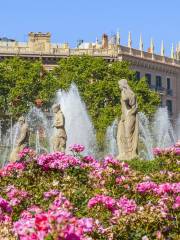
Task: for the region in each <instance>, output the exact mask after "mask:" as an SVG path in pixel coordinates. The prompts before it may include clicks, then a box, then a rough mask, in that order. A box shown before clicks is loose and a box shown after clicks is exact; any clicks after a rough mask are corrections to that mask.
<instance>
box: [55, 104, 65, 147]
mask: <svg viewBox="0 0 180 240" xmlns="http://www.w3.org/2000/svg"><path fill="white" fill-rule="evenodd" d="M52 110H53V113H54V124H53V127H55V128H56V133H55V135H54V137H53V151H55V152H56V151H59V152H65V150H66V141H67V135H66V131H65V118H64V115H63V112H62V111H61V107H60V104H54V105H53V106H52Z"/></svg>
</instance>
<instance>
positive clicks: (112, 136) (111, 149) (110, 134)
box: [106, 119, 118, 156]
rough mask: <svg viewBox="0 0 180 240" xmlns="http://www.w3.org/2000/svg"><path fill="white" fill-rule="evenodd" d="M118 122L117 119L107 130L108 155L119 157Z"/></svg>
mask: <svg viewBox="0 0 180 240" xmlns="http://www.w3.org/2000/svg"><path fill="white" fill-rule="evenodd" d="M117 124H118V120H117V119H115V120H114V122H113V123H112V124H111V126H109V127H108V128H107V130H106V149H107V150H106V153H107V154H111V155H113V156H117V154H118V148H117V142H116V133H117Z"/></svg>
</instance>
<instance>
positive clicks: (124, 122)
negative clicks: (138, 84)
mask: <svg viewBox="0 0 180 240" xmlns="http://www.w3.org/2000/svg"><path fill="white" fill-rule="evenodd" d="M118 83H119V88H120V90H121V111H122V114H121V119H120V121H119V123H118V130H117V145H118V152H119V154H118V156H117V158H118V159H119V160H130V159H133V158H136V157H137V147H138V106H137V100H136V96H135V94H134V92H133V91H132V89H131V88H130V86H129V85H128V82H127V80H126V79H121V80H120V81H119V82H118Z"/></svg>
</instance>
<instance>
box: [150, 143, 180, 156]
mask: <svg viewBox="0 0 180 240" xmlns="http://www.w3.org/2000/svg"><path fill="white" fill-rule="evenodd" d="M153 154H154V156H168V155H174V156H180V142H179V141H178V142H177V143H176V144H175V145H174V146H171V147H166V148H159V147H156V148H154V149H153Z"/></svg>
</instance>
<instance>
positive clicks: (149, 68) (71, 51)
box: [0, 32, 180, 120]
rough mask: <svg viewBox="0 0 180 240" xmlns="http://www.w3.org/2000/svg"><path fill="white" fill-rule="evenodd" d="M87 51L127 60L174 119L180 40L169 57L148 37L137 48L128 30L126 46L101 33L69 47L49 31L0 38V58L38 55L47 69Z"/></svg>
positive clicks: (179, 107)
mask: <svg viewBox="0 0 180 240" xmlns="http://www.w3.org/2000/svg"><path fill="white" fill-rule="evenodd" d="M84 54H88V55H91V56H94V57H103V58H104V59H106V60H107V61H129V62H130V63H131V67H132V69H133V70H135V71H136V77H137V79H140V78H142V77H145V78H146V80H147V82H148V84H149V87H150V88H151V89H152V90H154V91H157V92H158V93H159V94H160V97H161V105H162V106H167V108H168V111H169V114H170V117H171V118H172V119H174V120H175V119H176V118H177V117H178V115H179V113H180V44H179V45H178V46H177V47H176V50H175V51H174V47H173V46H172V49H171V57H167V56H165V55H164V44H163V42H162V46H161V54H155V52H154V44H153V41H152V40H151V44H150V48H149V49H148V51H144V49H143V41H142V37H140V42H139V49H135V48H133V47H132V40H131V34H130V33H129V36H128V46H122V45H121V44H120V35H119V33H117V34H116V35H115V36H112V37H110V38H109V37H108V35H106V34H103V35H102V40H101V42H99V41H98V40H97V39H96V41H95V42H94V43H84V42H83V41H81V43H79V44H78V46H77V47H76V48H70V47H69V45H68V43H62V44H58V43H56V44H55V43H51V34H50V33H40V32H39V33H33V32H31V33H29V38H28V41H27V42H17V41H14V40H13V41H12V40H11V41H9V40H8V39H7V38H0V60H3V59H5V58H10V57H13V56H20V57H22V58H25V59H31V60H36V59H41V60H42V62H43V64H44V66H45V68H46V69H47V70H51V69H53V67H55V66H56V65H57V62H58V61H59V60H60V59H61V58H67V57H69V56H72V55H79V56H81V55H84Z"/></svg>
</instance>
